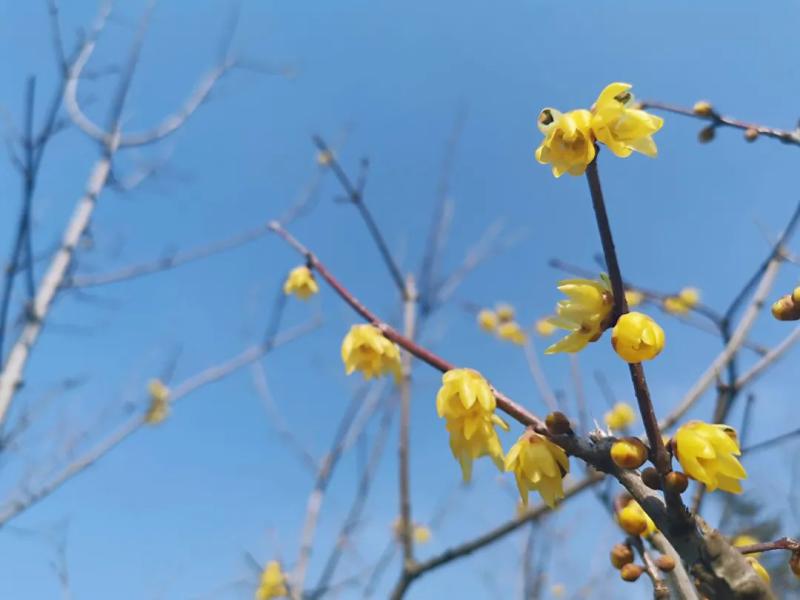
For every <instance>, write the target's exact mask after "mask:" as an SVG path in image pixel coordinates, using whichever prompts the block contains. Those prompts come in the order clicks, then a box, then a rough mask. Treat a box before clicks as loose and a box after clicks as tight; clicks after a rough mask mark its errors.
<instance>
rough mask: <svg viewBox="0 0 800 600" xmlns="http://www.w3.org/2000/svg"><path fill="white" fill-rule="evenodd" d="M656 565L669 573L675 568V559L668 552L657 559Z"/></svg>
mask: <svg viewBox="0 0 800 600" xmlns="http://www.w3.org/2000/svg"><path fill="white" fill-rule="evenodd" d="M655 563H656V566H657V567H658V568H659V569H661V570H662V571H664V572H665V573H669V572H670V571H672V569H674V568H675V559H674V558H672V557H671V556H669V555H667V554H662V555H661V556H659V557H658V558H656V559H655Z"/></svg>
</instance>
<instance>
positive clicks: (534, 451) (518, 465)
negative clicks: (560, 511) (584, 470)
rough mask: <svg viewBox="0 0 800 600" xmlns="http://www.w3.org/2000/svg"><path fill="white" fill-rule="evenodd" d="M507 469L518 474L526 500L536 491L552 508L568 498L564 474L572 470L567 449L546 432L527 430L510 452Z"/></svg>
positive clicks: (520, 486) (507, 457)
mask: <svg viewBox="0 0 800 600" xmlns="http://www.w3.org/2000/svg"><path fill="white" fill-rule="evenodd" d="M505 470H506V471H510V472H513V473H514V478H515V479H516V480H517V489H519V494H520V496H521V497H522V503H523V504H524V505H526V506H527V504H528V494H529V492H530V491H531V490H536V491H537V492H539V495H540V496H541V497H542V500H543V501H544V503H545V504H546V505H547V506H549V507H550V508H553V507H555V505H556V501H558V500H560V499H562V498H563V497H564V483H563V482H564V476H565V475H566V474H567V473H569V459H568V458H567V454H566V452H564V450H563V449H562V448H561V447H560V446H556V445H555V444H554V443H553V442H551V441H550V440H548V439H547V438H546V437H544V436H543V435H540V434H538V433H534V432H533V431H530V430H529V431H526V432H525V433H523V434H522V436H520V438H519V439H518V440H517V443H516V444H514V445H513V446H512V447H511V450H509V451H508V455H507V456H506V460H505Z"/></svg>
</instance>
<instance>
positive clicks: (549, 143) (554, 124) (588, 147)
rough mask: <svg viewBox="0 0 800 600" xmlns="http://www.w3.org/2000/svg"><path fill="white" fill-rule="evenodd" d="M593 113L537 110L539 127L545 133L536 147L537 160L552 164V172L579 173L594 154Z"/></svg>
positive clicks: (558, 174)
mask: <svg viewBox="0 0 800 600" xmlns="http://www.w3.org/2000/svg"><path fill="white" fill-rule="evenodd" d="M591 121H592V115H591V113H590V112H589V111H588V110H583V109H581V110H573V111H570V112H568V113H563V114H562V113H560V112H559V111H557V110H555V109H552V108H545V109H544V110H543V111H542V112H541V113H540V114H539V119H538V123H539V130H540V131H541V132H542V133H543V134H544V136H545V137H544V140H543V141H542V144H541V145H540V146H539V147H538V148H537V149H536V160H537V161H539V162H540V163H541V164H543V165H544V164H548V163H549V164H551V165H552V170H553V175H554V176H556V177H561V176H562V175H563V174H564V173H569V174H570V175H582V174H583V172H584V171H586V167H587V166H588V165H589V163H590V162H592V160H594V157H595V147H594V136H593V135H592V128H591Z"/></svg>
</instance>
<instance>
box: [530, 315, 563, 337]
mask: <svg viewBox="0 0 800 600" xmlns="http://www.w3.org/2000/svg"><path fill="white" fill-rule="evenodd" d="M535 327H536V333H538V334H539V335H540V336H542V337H550V336H551V335H553V334H554V333H555V332H556V330H557V329H558V327H556V326H555V325H553V323H552V322H551V321H550V317H542V318H541V319H539V320H538V321H536V325H535Z"/></svg>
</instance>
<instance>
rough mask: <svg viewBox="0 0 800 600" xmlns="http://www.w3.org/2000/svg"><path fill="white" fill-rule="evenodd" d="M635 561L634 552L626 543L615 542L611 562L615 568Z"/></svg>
mask: <svg viewBox="0 0 800 600" xmlns="http://www.w3.org/2000/svg"><path fill="white" fill-rule="evenodd" d="M632 562H633V552H632V551H631V549H630V548H629V547H628V546H626V545H625V544H615V545H614V547H613V548H611V564H612V565H614V568H615V569H621V568H622V567H624V566H625V565H627V564H630V563H632Z"/></svg>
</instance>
